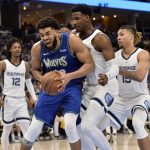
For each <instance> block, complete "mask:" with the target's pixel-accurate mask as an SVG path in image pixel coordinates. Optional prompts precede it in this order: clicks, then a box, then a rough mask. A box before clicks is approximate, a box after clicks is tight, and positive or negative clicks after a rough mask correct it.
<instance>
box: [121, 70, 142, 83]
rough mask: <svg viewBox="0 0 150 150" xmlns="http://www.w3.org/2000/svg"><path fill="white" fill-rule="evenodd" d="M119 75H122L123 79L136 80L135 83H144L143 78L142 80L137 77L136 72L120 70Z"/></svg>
mask: <svg viewBox="0 0 150 150" xmlns="http://www.w3.org/2000/svg"><path fill="white" fill-rule="evenodd" d="M119 74H120V75H122V76H123V77H126V78H128V79H131V80H135V81H139V82H141V81H143V78H140V77H139V76H138V75H137V72H136V71H126V70H119Z"/></svg>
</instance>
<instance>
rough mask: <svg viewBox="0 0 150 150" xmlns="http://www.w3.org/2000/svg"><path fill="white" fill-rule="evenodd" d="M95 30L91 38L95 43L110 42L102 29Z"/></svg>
mask: <svg viewBox="0 0 150 150" xmlns="http://www.w3.org/2000/svg"><path fill="white" fill-rule="evenodd" d="M96 31H97V32H96V33H95V36H94V38H93V41H94V42H97V43H106V42H108V41H109V42H110V38H109V37H108V35H107V34H105V33H103V32H102V31H100V30H96Z"/></svg>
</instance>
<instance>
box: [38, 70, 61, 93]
mask: <svg viewBox="0 0 150 150" xmlns="http://www.w3.org/2000/svg"><path fill="white" fill-rule="evenodd" d="M56 77H60V73H59V72H57V71H50V72H48V73H46V74H45V75H44V76H43V77H42V80H41V88H42V90H43V91H44V92H46V93H47V94H48V95H57V94H58V89H59V88H58V87H57V85H58V84H60V83H61V81H55V80H54V79H55V78H56Z"/></svg>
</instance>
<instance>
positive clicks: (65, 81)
mask: <svg viewBox="0 0 150 150" xmlns="http://www.w3.org/2000/svg"><path fill="white" fill-rule="evenodd" d="M58 72H59V73H60V75H61V76H60V77H59V78H55V81H56V80H61V84H58V85H57V87H58V88H59V89H58V92H63V91H64V89H65V87H66V86H67V84H68V82H69V81H70V80H69V79H68V78H67V74H66V73H64V72H62V71H58Z"/></svg>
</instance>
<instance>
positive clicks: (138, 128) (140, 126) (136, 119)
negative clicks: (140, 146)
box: [132, 110, 148, 139]
mask: <svg viewBox="0 0 150 150" xmlns="http://www.w3.org/2000/svg"><path fill="white" fill-rule="evenodd" d="M139 113H140V114H139ZM146 118H147V114H146V112H144V111H141V110H139V111H138V112H135V113H134V115H133V119H132V125H133V127H134V130H135V133H136V136H137V139H143V138H145V137H147V136H148V133H147V132H146V130H145V121H146Z"/></svg>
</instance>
